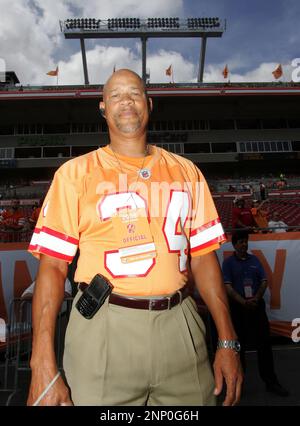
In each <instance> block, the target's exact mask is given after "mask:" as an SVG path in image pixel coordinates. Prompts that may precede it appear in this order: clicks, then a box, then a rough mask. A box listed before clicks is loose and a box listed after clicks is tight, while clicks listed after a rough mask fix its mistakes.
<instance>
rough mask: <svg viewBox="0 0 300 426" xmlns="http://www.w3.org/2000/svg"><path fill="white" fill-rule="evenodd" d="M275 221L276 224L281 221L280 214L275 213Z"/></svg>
mask: <svg viewBox="0 0 300 426" xmlns="http://www.w3.org/2000/svg"><path fill="white" fill-rule="evenodd" d="M273 220H274V221H275V222H278V221H279V214H278V213H274V214H273Z"/></svg>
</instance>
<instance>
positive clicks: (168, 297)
mask: <svg viewBox="0 0 300 426" xmlns="http://www.w3.org/2000/svg"><path fill="white" fill-rule="evenodd" d="M167 299H168V307H167V309H168V311H169V310H170V309H171V296H167Z"/></svg>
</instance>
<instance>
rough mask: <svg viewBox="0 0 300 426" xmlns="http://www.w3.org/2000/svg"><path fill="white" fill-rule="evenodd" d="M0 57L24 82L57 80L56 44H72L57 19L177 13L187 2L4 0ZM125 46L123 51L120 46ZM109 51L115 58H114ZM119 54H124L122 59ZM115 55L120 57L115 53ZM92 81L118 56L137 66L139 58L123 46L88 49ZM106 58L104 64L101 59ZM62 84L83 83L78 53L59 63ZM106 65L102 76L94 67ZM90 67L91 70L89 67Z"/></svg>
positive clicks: (106, 70) (0, 4)
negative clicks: (52, 72) (54, 74)
mask: <svg viewBox="0 0 300 426" xmlns="http://www.w3.org/2000/svg"><path fill="white" fill-rule="evenodd" d="M0 10H1V18H0V20H1V25H0V39H1V47H0V58H1V59H3V60H4V61H5V63H6V69H7V70H13V71H15V72H16V74H17V76H18V77H19V79H20V81H21V83H22V84H24V85H26V84H28V83H30V84H36V85H39V84H56V79H54V78H53V77H52V78H51V77H49V76H47V75H46V73H47V71H49V70H51V69H55V67H56V65H57V60H56V59H55V55H56V54H57V50H58V48H59V47H60V48H63V46H64V45H67V43H70V42H69V40H65V39H64V36H63V34H62V33H61V32H60V27H59V20H60V19H62V20H64V19H66V18H68V17H72V16H74V11H76V12H77V14H76V16H83V17H89V16H91V17H99V18H102V19H105V18H107V17H114V16H140V17H147V16H170V15H171V16H176V15H177V16H178V15H180V14H181V12H182V10H183V0H164V1H163V2H162V1H161V0H151V1H149V0H122V1H121V0H101V1H100V0H87V1H85V2H83V1H82V0H56V1H55V2H54V1H53V0H18V1H11V0H0ZM118 49H121V50H118ZM110 54H111V55H112V57H110ZM118 54H120V57H118ZM115 55H117V57H116V56H115ZM87 59H88V66H89V72H90V75H91V79H90V81H91V82H93V81H94V82H99V78H100V81H104V80H105V78H104V79H102V78H101V77H102V75H103V76H105V77H106V76H107V75H108V74H109V73H110V71H111V69H112V67H113V64H114V63H115V62H116V59H118V62H119V60H121V61H122V64H124V65H122V66H128V67H129V66H130V67H133V68H134V69H137V70H138V69H139V65H138V61H139V60H138V58H135V57H134V55H133V53H132V52H131V51H129V50H128V49H125V48H113V49H110V48H107V49H104V48H101V47H98V48H95V49H94V50H92V51H90V52H88V58H87ZM97 59H104V60H105V62H103V63H101V62H100V61H99V62H97ZM60 66H61V73H60V74H61V75H60V82H61V83H63V82H66V84H71V83H72V82H75V81H76V82H78V84H80V83H82V82H83V77H82V73H83V72H82V65H81V55H80V53H79V52H78V53H75V54H73V55H71V56H70V57H69V58H68V59H66V61H65V62H61V63H60ZM96 66H98V68H99V67H100V66H101V67H102V68H103V72H102V70H100V71H101V72H99V70H98V74H97V73H96V71H95V69H96ZM90 67H91V69H90Z"/></svg>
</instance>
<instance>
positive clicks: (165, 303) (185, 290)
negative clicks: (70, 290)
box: [78, 283, 191, 311]
mask: <svg viewBox="0 0 300 426" xmlns="http://www.w3.org/2000/svg"><path fill="white" fill-rule="evenodd" d="M87 286H88V284H86V283H79V284H78V288H79V289H80V290H81V291H84V290H85V289H86V287H87ZM190 293H191V292H190V287H189V285H188V284H186V285H185V286H184V287H182V288H181V289H180V290H177V291H176V293H174V294H172V295H171V296H167V297H161V298H160V299H137V298H134V297H126V296H120V295H119V294H116V293H111V294H110V296H109V303H112V304H113V305H119V306H124V307H125V308H133V309H147V310H149V311H163V310H165V309H172V308H173V307H174V306H176V305H178V304H179V303H181V302H182V301H183V300H184V299H185V298H186V297H187V296H189V295H190Z"/></svg>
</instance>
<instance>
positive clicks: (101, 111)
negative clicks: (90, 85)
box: [99, 101, 106, 118]
mask: <svg viewBox="0 0 300 426" xmlns="http://www.w3.org/2000/svg"><path fill="white" fill-rule="evenodd" d="M99 109H100V114H101V115H102V117H103V118H106V116H105V103H104V102H103V101H101V102H100V103H99Z"/></svg>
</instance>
